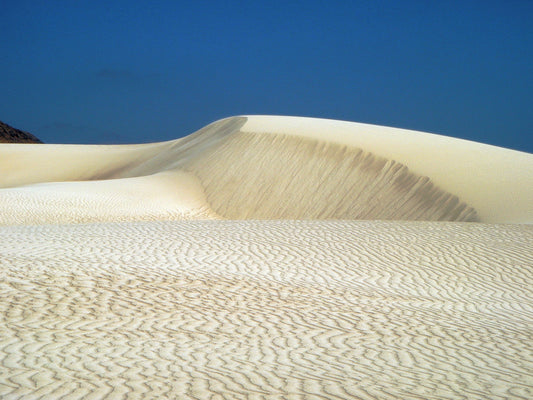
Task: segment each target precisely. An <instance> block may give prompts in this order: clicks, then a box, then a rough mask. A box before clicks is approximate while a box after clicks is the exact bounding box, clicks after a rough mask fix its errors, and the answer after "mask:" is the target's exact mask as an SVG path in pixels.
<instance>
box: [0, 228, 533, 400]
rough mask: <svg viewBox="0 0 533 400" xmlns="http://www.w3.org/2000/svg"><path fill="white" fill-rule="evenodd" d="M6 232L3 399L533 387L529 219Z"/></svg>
mask: <svg viewBox="0 0 533 400" xmlns="http://www.w3.org/2000/svg"><path fill="white" fill-rule="evenodd" d="M0 237H2V246H1V247H0V274H1V275H0V276H1V279H0V317H1V318H2V322H1V323H0V397H1V398H6V399H24V398H38V397H43V398H52V399H54V398H61V399H64V400H71V399H79V398H81V399H85V398H87V399H92V398H128V399H160V398H179V399H198V398H201V399H203V398H231V399H253V398H264V399H270V400H274V399H276V400H278V399H285V398H305V399H319V398H320V399H323V398H336V399H354V398H357V399H420V398H431V399H456V398H462V397H468V398H469V399H483V400H486V399H508V398H524V399H525V398H528V397H530V394H531V392H532V391H533V381H532V376H531V366H532V365H533V358H532V356H531V355H532V352H531V350H532V348H531V343H532V341H533V334H532V331H531V326H532V324H533V314H532V308H531V299H532V298H533V292H532V288H533V280H532V277H533V270H532V266H533V258H532V257H533V247H532V246H533V230H532V229H531V227H530V226H527V225H485V224H465V223H431V222H397V221H396V222H380V221H359V222H357V221H179V222H142V223H128V224H124V223H120V224H119V223H113V224H88V225H64V226H61V225H55V226H54V225H42V226H32V227H28V226H16V227H0Z"/></svg>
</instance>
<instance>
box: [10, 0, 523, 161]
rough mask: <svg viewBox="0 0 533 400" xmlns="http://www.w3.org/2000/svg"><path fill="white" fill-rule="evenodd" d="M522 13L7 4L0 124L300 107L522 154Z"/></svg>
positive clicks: (38, 129)
mask: <svg viewBox="0 0 533 400" xmlns="http://www.w3.org/2000/svg"><path fill="white" fill-rule="evenodd" d="M531 21H533V2H532V1H529V0H524V1H519V0H506V1H490V0H487V1H438V2H433V1H425V0H419V1H380V0H375V1H334V0H329V1H318V0H315V1H313V0H308V1H275V0H272V1H268V2H258V1H257V2H256V1H187V2H185V1H184V2H181V1H135V0H129V1H112V2H107V1H106V2H104V1H95V0H93V1H76V2H66V1H53V0H49V1H46V2H44V1H42V2H41V1H24V0H17V1H15V0H5V1H4V2H3V7H2V10H1V11H0V24H1V26H2V37H1V39H0V51H1V54H2V62H1V63H0V76H1V77H2V79H0V90H1V93H2V94H3V95H2V96H1V97H0V120H2V121H4V122H7V123H8V124H10V125H13V126H15V127H17V128H20V129H24V130H27V131H29V132H31V133H33V134H35V135H37V136H38V137H39V138H41V139H42V140H44V141H45V142H49V143H51V142H55V143H135V142H151V141H160V140H170V139H174V138H177V137H181V136H184V135H187V134H189V133H192V132H193V131H195V130H197V129H199V128H201V127H202V126H204V125H206V124H208V123H210V122H212V121H214V120H217V119H220V118H223V117H227V116H231V115H242V114H276V115H300V116H312V117H320V118H333V119H342V120H349V121H357V122H366V123H372V124H378V125H388V126H395V127H400V128H407V129H415V130H422V131H427V132H434V133H440V134H444V135H448V136H455V137H461V138H465V139H470V140H476V141H480V142H484V143H489V144H495V145H498V146H504V147H509V148H514V149H519V150H523V151H528V152H533V112H532V106H533V24H532V23H531Z"/></svg>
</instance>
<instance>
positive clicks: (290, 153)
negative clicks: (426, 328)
mask: <svg viewBox="0 0 533 400" xmlns="http://www.w3.org/2000/svg"><path fill="white" fill-rule="evenodd" d="M284 118H285V119H284ZM331 123H332V121H327V120H313V119H307V118H293V119H290V118H289V119H287V118H286V117H233V118H228V119H225V120H221V121H217V122H215V123H213V124H211V125H209V126H207V127H205V128H203V129H201V130H200V131H198V132H196V133H194V134H192V135H189V136H187V137H185V138H183V139H178V140H174V141H170V142H161V143H151V144H144V145H120V146H80V145H42V146H38V147H36V146H24V145H0V186H3V187H4V189H3V190H0V223H3V224H13V223H43V222H55V223H62V222H93V221H94V222H96V221H104V220H105V221H114V220H115V221H116V220H151V219H159V218H166V219H187V218H192V219H196V218H228V219H317V218H318V219H396V220H449V221H451V220H457V221H487V222H531V221H533V205H532V204H533V202H531V201H529V200H530V199H532V198H533V189H532V188H533V175H532V173H531V172H530V171H533V156H532V155H530V154H525V153H520V152H515V151H511V150H507V149H498V148H493V147H492V146H486V145H480V144H476V143H471V142H465V141H461V140H458V139H450V138H445V139H443V138H442V137H439V136H437V135H430V134H423V133H419V132H410V131H407V133H406V132H403V131H400V130H393V129H392V128H384V127H381V128H380V129H379V130H376V127H373V126H368V125H361V124H354V123H352V124H350V123H341V122H339V121H337V122H335V121H333V123H336V124H337V125H338V124H341V125H339V126H337V125H335V124H333V125H331ZM295 124H296V125H295ZM310 124H311V125H310ZM284 127H285V128H284ZM369 132H371V139H372V140H369ZM413 135H415V136H416V138H420V140H418V141H416V140H413V138H412V136H413ZM391 138H395V140H396V141H397V140H398V139H400V141H401V140H404V142H405V143H407V145H405V143H404V145H403V147H402V146H400V145H398V144H397V143H393V144H391V145H390V146H388V145H387V143H388V141H389V140H392V139H391ZM443 140H444V142H443ZM441 142H442V143H441ZM376 143H377V145H376ZM443 143H444V144H443ZM357 144H360V146H357ZM421 144H422V145H421ZM430 144H432V146H430ZM428 146H429V147H428ZM441 147H442V150H441V151H439V148H441ZM391 148H394V149H398V148H401V149H403V150H402V151H401V152H399V151H398V152H397V153H394V152H393V151H392V150H391ZM467 150H468V151H467ZM391 151H392V153H391ZM452 151H455V152H452ZM484 152H486V153H487V154H484ZM442 153H444V154H445V155H447V156H448V164H447V163H445V162H442V161H439V160H438V159H437V160H435V161H434V160H433V159H434V158H438V157H440V158H442ZM396 156H397V157H396ZM439 162H440V165H438V166H437V167H438V168H436V166H435V165H434V164H438V163H439ZM451 163H453V166H451ZM494 163H495V164H496V167H490V168H492V169H494V168H499V171H500V172H499V173H500V175H501V176H496V175H494V176H493V180H492V181H490V180H488V179H487V177H486V176H485V175H484V172H483V170H480V169H479V168H478V169H476V168H475V167H476V166H478V165H481V166H482V167H483V166H486V165H489V164H490V165H492V164H494ZM487 168H488V167H486V168H485V169H487ZM162 174H163V175H162ZM170 174H174V176H175V180H174V181H172V179H168V178H169V176H170ZM502 177H503V178H504V183H502ZM140 178H142V180H141V181H142V182H143V184H144V183H146V182H153V185H154V187H158V190H160V191H161V193H164V196H165V198H167V199H172V200H169V201H164V202H157V201H155V202H154V197H155V196H156V194H155V193H153V192H152V193H150V192H149V190H148V191H147V190H146V186H144V185H143V184H140V183H139V182H141V181H139V179H140ZM109 180H115V181H116V182H115V185H114V190H113V193H112V196H113V198H112V199H110V196H111V194H110V192H109V190H108V189H107V188H108V187H109V184H108V181H109ZM89 182H91V183H90V184H89ZM184 182H185V183H184ZM190 182H195V183H194V185H193V186H194V187H195V188H196V189H194V195H191V191H190V190H189V189H188V188H189V186H190V185H189V183H190ZM43 183H46V186H43ZM510 186H511V187H512V188H513V190H514V191H515V194H516V195H515V196H512V198H511V199H510V200H508V201H507V202H504V201H503V199H504V198H506V196H508V195H509V193H510V189H509V187H510ZM74 188H75V189H74ZM73 190H74V191H76V192H77V193H79V194H80V195H81V196H82V197H83V199H84V200H83V205H76V204H72V202H71V201H69V200H68V196H69V195H68V193H71V192H72V191H73ZM121 198H124V204H128V201H130V200H131V201H134V202H135V201H136V202H137V203H138V204H140V205H141V206H139V207H130V208H128V207H125V206H124V207H118V204H119V203H120V202H121V201H122V200H121ZM465 199H468V200H469V201H465ZM62 201H63V203H62V204H63V205H62V206H61V205H60V204H61V202H62ZM14 203H16V204H18V206H17V207H15V208H14V209H13V208H12V207H11V205H12V204H14ZM509 203H511V204H509ZM52 204H53V205H52ZM110 204H111V205H113V206H112V207H110V206H109V205H110ZM144 205H146V207H145V206H144ZM510 205H512V207H510ZM61 207H63V208H61ZM74 208H75V209H74ZM69 209H70V211H69ZM84 209H85V210H86V211H85V212H84ZM111 209H116V210H118V209H120V210H121V211H117V212H110V210H111ZM143 209H149V211H146V212H143ZM69 215H75V216H76V217H75V218H74V217H69Z"/></svg>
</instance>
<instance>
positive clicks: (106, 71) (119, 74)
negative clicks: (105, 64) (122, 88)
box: [95, 68, 137, 80]
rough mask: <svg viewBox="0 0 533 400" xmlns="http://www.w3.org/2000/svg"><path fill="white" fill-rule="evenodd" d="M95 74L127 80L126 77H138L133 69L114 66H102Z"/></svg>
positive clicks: (98, 76)
mask: <svg viewBox="0 0 533 400" xmlns="http://www.w3.org/2000/svg"><path fill="white" fill-rule="evenodd" d="M95 76H96V77H97V78H101V79H110V80H117V79H120V80H125V79H128V80H129V79H135V78H137V77H136V76H135V74H134V73H133V72H132V71H128V70H125V69H113V68H102V69H100V70H98V71H96V72H95Z"/></svg>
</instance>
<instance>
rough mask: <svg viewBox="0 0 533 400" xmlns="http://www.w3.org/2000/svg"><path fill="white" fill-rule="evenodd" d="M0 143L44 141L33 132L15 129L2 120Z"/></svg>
mask: <svg viewBox="0 0 533 400" xmlns="http://www.w3.org/2000/svg"><path fill="white" fill-rule="evenodd" d="M0 143H42V141H40V140H39V139H37V138H36V137H35V136H33V135H32V134H31V133H28V132H24V131H21V130H20V129H15V128H13V127H12V126H9V125H8V124H4V123H3V122H2V121H0Z"/></svg>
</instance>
